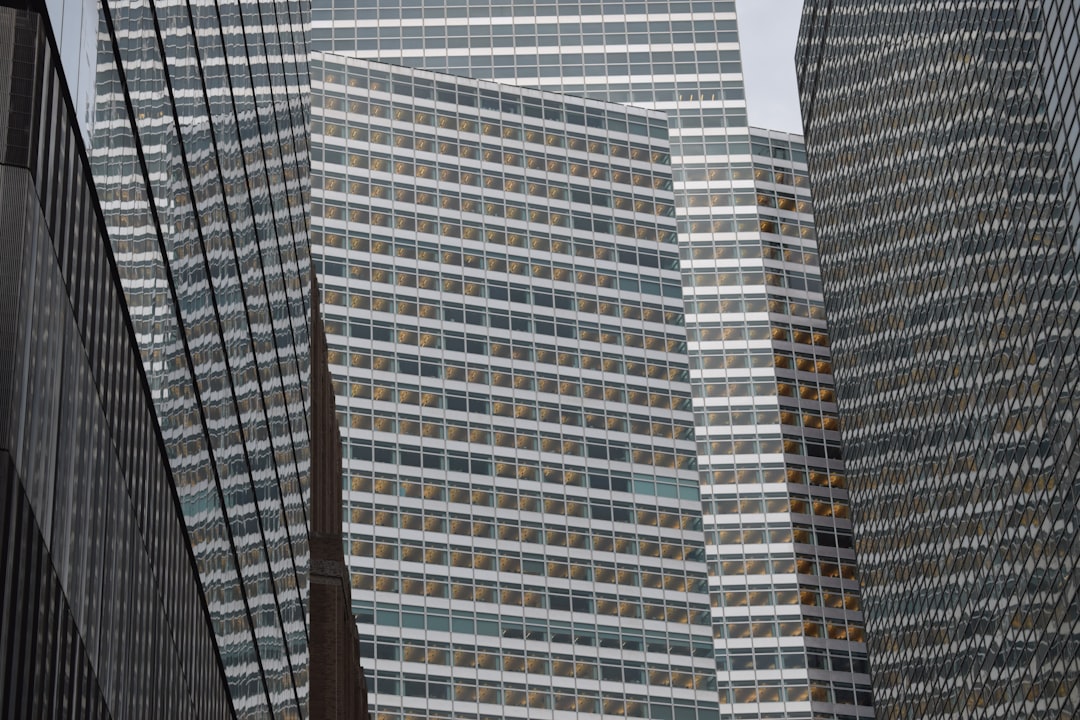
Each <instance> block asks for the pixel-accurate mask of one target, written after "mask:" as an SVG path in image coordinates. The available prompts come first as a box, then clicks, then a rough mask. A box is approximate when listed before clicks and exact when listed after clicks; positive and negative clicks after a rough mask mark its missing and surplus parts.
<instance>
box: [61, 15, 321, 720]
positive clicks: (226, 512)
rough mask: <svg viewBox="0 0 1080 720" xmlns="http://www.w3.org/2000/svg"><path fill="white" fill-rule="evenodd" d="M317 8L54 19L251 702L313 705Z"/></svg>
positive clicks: (143, 347) (170, 439) (188, 503)
mask: <svg viewBox="0 0 1080 720" xmlns="http://www.w3.org/2000/svg"><path fill="white" fill-rule="evenodd" d="M307 17H308V15H307V11H306V9H305V6H304V4H303V3H299V2H293V1H289V0H282V1H281V2H271V1H269V0H267V1H266V2H244V3H239V2H214V3H196V4H189V3H181V2H164V3H153V4H151V5H148V4H146V3H142V2H128V1H126V0H121V1H120V2H114V1H109V2H102V3H100V5H96V6H95V4H94V3H89V4H88V5H86V6H79V5H77V4H75V3H66V4H64V5H63V7H61V8H59V9H58V10H57V12H56V13H55V14H54V17H53V19H54V22H56V23H57V24H58V25H60V24H62V30H63V32H62V33H58V36H60V37H61V46H62V53H63V54H64V55H65V57H70V58H71V59H72V60H71V64H70V65H67V66H65V74H66V77H67V78H68V79H69V82H70V83H71V84H72V87H73V92H72V95H73V97H75V98H76V106H77V107H78V111H79V113H80V118H82V131H83V132H82V134H83V137H84V140H85V142H86V144H87V152H88V154H89V158H90V166H91V169H92V173H93V182H94V185H95V187H96V190H97V196H98V199H99V201H100V206H101V210H102V212H103V215H104V224H105V230H106V232H107V234H108V237H109V239H110V242H111V244H112V248H113V252H114V253H115V256H116V258H117V264H118V273H119V278H120V282H121V285H122V286H123V288H124V293H125V296H126V299H127V304H128V307H129V310H130V314H131V319H132V323H133V326H134V330H135V333H136V336H137V338H138V342H139V348H140V351H141V355H142V360H143V365H144V368H145V370H146V374H147V376H148V380H149V384H150V389H151V392H152V393H153V397H154V403H155V409H156V411H157V416H158V419H159V421H160V425H161V431H162V434H163V436H164V439H165V446H166V448H167V450H168V453H169V462H170V465H171V468H172V472H173V477H174V481H175V484H176V491H177V493H178V495H179V498H180V502H181V505H182V507H183V510H184V518H185V521H186V524H187V527H188V531H189V533H190V536H191V541H192V544H193V549H194V552H195V557H196V560H197V563H198V567H199V571H200V575H201V578H202V582H203V586H204V588H205V592H206V597H207V601H208V603H209V607H210V612H211V617H212V619H213V623H214V630H215V634H216V640H217V644H218V649H219V651H220V653H221V656H222V658H223V660H224V664H225V672H226V675H227V677H228V681H229V689H230V693H231V696H232V700H233V705H234V708H235V711H236V712H237V714H238V716H240V717H252V718H255V717H258V718H262V717H268V716H274V717H302V716H304V715H305V714H306V696H307V665H308V648H307V635H308V628H307V617H306V610H305V595H306V592H307V573H308V556H309V553H308V530H307V518H306V508H305V503H306V496H307V493H308V490H307V482H308V468H309V457H308V421H307V409H308V407H307V406H308V400H307V398H306V396H305V395H306V384H307V378H308V372H309V369H308V364H309V359H308V347H307V343H308V272H309V260H308V249H307V246H308V238H307V207H306V196H307V191H308V181H307V146H308V140H307V123H308V99H307V66H306V63H307V48H306V22H307ZM80 22H81V23H82V25H83V26H84V27H86V28H87V29H88V32H82V33H80V32H78V25H79V23H80ZM69 45H70V46H71V47H67V46H69ZM83 104H85V105H86V112H85V114H83V109H84V108H83Z"/></svg>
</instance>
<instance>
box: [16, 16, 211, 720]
mask: <svg viewBox="0 0 1080 720" xmlns="http://www.w3.org/2000/svg"><path fill="white" fill-rule="evenodd" d="M39 10H40V9H39ZM0 58H2V59H0V88H2V91H0V106H2V107H3V111H2V112H0V127H2V131H0V137H2V138H3V140H2V142H0V160H2V162H0V228H2V230H0V268H2V270H0V578H3V580H2V581H0V715H3V716H4V717H11V718H25V717H47V718H69V717H71V718H74V717H80V718H107V717H111V718H121V717H129V718H134V717H176V718H192V719H194V718H227V717H232V704H231V702H230V698H229V689H228V685H227V682H226V675H225V669H224V667H223V663H222V660H221V659H220V658H219V655H218V652H217V645H216V643H215V638H214V628H213V625H212V622H211V617H210V614H209V612H208V611H207V602H206V596H205V594H204V593H203V591H202V587H201V584H200V581H199V574H198V571H197V568H196V566H195V560H194V556H193V555H192V552H191V547H190V544H189V536H188V534H187V531H186V528H185V525H184V521H183V515H182V513H181V508H180V504H179V502H178V499H177V496H176V493H175V489H174V484H173V475H172V473H171V472H170V468H169V462H168V456H167V452H166V448H165V445H164V442H163V440H162V436H161V433H160V431H159V428H158V424H157V421H156V418H155V416H154V407H153V400H152V398H151V394H150V389H149V386H148V384H147V381H146V375H145V374H144V373H143V371H142V367H141V362H140V357H139V351H138V346H137V344H136V340H135V335H134V332H133V329H132V326H131V322H130V320H129V319H128V315H127V312H126V308H125V303H124V296H123V290H122V289H121V287H120V284H119V282H118V281H117V266H116V263H115V262H114V258H113V257H112V255H111V253H110V249H109V240H108V237H107V236H106V234H105V233H104V232H103V224H102V216H101V212H100V209H99V207H98V205H97V201H96V198H95V195H94V189H93V184H92V182H91V180H90V168H89V165H88V163H87V158H86V155H85V153H84V152H83V149H82V145H81V142H80V128H79V120H78V117H79V116H78V114H77V113H76V112H75V105H74V103H73V102H72V100H73V98H72V97H71V95H69V93H68V92H67V86H66V85H65V83H64V80H63V75H62V74H61V72H60V67H61V65H60V62H61V56H60V55H59V54H58V52H57V49H56V45H55V44H54V43H53V42H52V38H51V33H50V28H49V25H48V23H47V22H45V18H44V16H43V14H42V13H41V12H34V11H32V10H28V9H18V10H16V9H13V8H7V7H5V8H0ZM66 69H67V68H65V70H66ZM69 77H70V76H69Z"/></svg>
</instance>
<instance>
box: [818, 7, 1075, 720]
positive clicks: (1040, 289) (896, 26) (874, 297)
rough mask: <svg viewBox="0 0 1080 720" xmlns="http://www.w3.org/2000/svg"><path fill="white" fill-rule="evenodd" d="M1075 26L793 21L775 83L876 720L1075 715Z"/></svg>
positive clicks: (1008, 19) (996, 18) (855, 17)
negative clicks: (797, 25)
mask: <svg viewBox="0 0 1080 720" xmlns="http://www.w3.org/2000/svg"><path fill="white" fill-rule="evenodd" d="M1076 20H1077V15H1076V8H1075V6H1074V5H1073V4H1072V3H1065V2H1036V1H1032V2H959V3H953V4H951V5H949V6H948V7H944V6H941V5H940V4H931V3H893V4H880V5H876V6H873V7H868V6H867V4H866V3H858V2H845V1H839V2H830V3H823V2H815V1H813V0H811V1H810V2H808V3H807V4H806V9H805V15H804V18H803V27H802V31H801V36H800V51H799V56H798V65H799V72H800V86H801V93H802V99H803V115H804V120H805V124H806V129H807V141H808V147H809V155H810V160H811V167H812V169H813V180H814V188H815V192H816V193H817V219H818V223H819V229H820V233H821V255H822V273H823V280H824V285H825V291H826V298H827V301H828V302H827V306H828V309H829V322H830V327H831V329H832V333H833V339H834V344H833V356H834V362H835V365H836V378H837V395H838V399H839V406H840V411H841V417H842V419H843V421H844V441H845V452H846V459H847V468H848V473H849V477H850V478H851V495H852V504H853V510H854V523H855V537H856V548H857V552H858V557H859V564H860V567H861V570H862V580H863V582H864V600H865V605H866V616H867V630H868V635H869V638H870V655H871V661H872V663H873V667H874V685H875V692H876V700H877V702H878V707H879V710H880V712H881V714H882V716H883V717H888V718H900V717H904V718H909V717H938V718H944V717H956V718H959V717H963V718H991V717H995V718H997V717H1039V718H1072V717H1076V716H1077V714H1078V713H1080V653H1078V652H1077V637H1078V636H1080V633H1078V631H1080V620H1078V618H1080V600H1078V596H1077V593H1076V577H1077V562H1078V558H1080V553H1078V552H1077V543H1078V530H1077V517H1076V508H1077V477H1078V473H1077V470H1078V465H1080V454H1078V453H1077V450H1076V445H1077V443H1076V441H1077V424H1076V403H1077V397H1078V387H1077V386H1078V377H1077V367H1078V365H1077V340H1076V337H1077V333H1076V325H1077V309H1078V306H1077V291H1078V288H1080V277H1078V275H1077V254H1076V253H1077V251H1076V242H1077V233H1076V230H1077V207H1076V155H1075V152H1074V150H1075V147H1076V137H1077V133H1078V131H1080V125H1078V124H1077V116H1076V107H1077V100H1076V95H1075V93H1074V92H1072V91H1070V90H1069V88H1070V86H1071V84H1072V83H1073V82H1074V80H1075V78H1076V77H1077V74H1078V73H1080V57H1078V55H1077V41H1078V38H1080V35H1078V28H1077V22H1076Z"/></svg>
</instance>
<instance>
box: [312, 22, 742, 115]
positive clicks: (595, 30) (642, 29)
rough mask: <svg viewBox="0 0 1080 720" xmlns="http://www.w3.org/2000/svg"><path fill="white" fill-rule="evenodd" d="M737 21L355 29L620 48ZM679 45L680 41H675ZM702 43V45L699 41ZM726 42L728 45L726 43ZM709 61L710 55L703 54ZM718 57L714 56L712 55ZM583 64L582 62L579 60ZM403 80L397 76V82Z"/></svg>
mask: <svg viewBox="0 0 1080 720" xmlns="http://www.w3.org/2000/svg"><path fill="white" fill-rule="evenodd" d="M327 12H329V11H327V10H313V11H312V20H320V19H329V18H326V17H319V14H320V13H321V14H324V15H325V14H326V13H327ZM737 29H738V28H737V27H736V21H735V20H733V19H732V20H727V19H719V18H699V19H696V20H675V21H668V20H664V19H660V18H656V19H651V20H649V21H647V22H646V21H643V20H631V21H629V22H624V21H621V20H613V19H608V20H605V21H603V22H576V21H573V22H560V23H540V24H534V23H528V22H515V23H509V24H500V25H495V24H490V25H489V24H484V23H470V24H467V25H456V24H452V25H447V24H445V23H428V24H425V25H394V24H389V23H386V24H382V25H379V26H372V25H367V26H360V27H357V28H356V37H358V38H361V39H379V40H382V39H386V38H402V37H405V38H410V37H421V36H423V37H447V36H449V37H466V36H470V37H472V38H473V39H474V43H473V44H472V47H483V46H482V45H478V44H476V42H475V41H476V40H480V39H482V38H485V37H488V38H490V37H493V36H494V37H505V36H513V35H517V36H520V37H518V41H519V42H520V43H521V44H520V45H518V47H521V46H525V45H526V44H527V41H528V40H529V39H531V38H539V37H545V36H546V37H554V38H558V39H559V40H560V43H559V44H560V45H562V46H564V47H565V46H567V45H574V44H576V43H574V42H573V38H574V36H576V35H581V34H585V35H593V36H597V41H596V44H597V45H617V44H620V43H618V42H617V41H614V40H612V39H611V38H610V37H609V36H610V35H611V34H613V33H615V34H617V33H646V34H648V35H652V36H653V38H654V39H655V38H657V37H659V36H660V34H661V33H667V32H675V33H685V32H698V33H701V32H709V31H715V30H721V31H724V32H728V31H735V30H737ZM676 42H680V41H676ZM699 42H700V41H699ZM725 42H726V41H725ZM703 54H704V55H705V56H706V57H708V54H707V53H703ZM631 55H632V58H633V59H632V61H633V62H643V63H647V62H650V60H651V59H653V58H655V61H656V62H671V53H663V52H657V53H652V54H651V53H644V52H642V53H632V54H631ZM712 56H713V57H715V53H713V54H712ZM579 62H580V60H579ZM398 77H400V76H395V78H394V79H395V80H397V79H398ZM394 92H404V93H406V94H407V90H405V89H402V90H398V89H396V88H395V90H394Z"/></svg>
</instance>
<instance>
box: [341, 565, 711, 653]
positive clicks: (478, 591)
mask: <svg viewBox="0 0 1080 720" xmlns="http://www.w3.org/2000/svg"><path fill="white" fill-rule="evenodd" d="M486 569H493V568H486ZM506 572H511V571H506ZM352 587H353V588H354V589H355V590H366V591H379V592H388V593H393V594H395V595H401V596H416V597H427V598H442V599H453V600H461V601H467V602H489V603H495V604H498V605H499V607H501V608H508V607H525V608H538V609H546V610H556V611H562V612H567V613H571V612H572V613H586V614H591V615H598V616H608V617H621V618H641V619H645V620H653V621H657V622H668V623H673V624H679V625H685V624H687V623H692V624H695V625H708V624H709V622H710V621H709V615H708V613H707V612H705V611H704V610H693V611H688V610H687V607H686V605H685V604H683V603H677V601H675V600H674V599H673V598H672V597H670V595H665V596H664V597H662V598H657V599H652V598H644V599H641V598H619V597H615V596H614V595H608V594H605V593H594V592H592V591H589V592H584V593H580V592H576V591H559V590H557V589H551V588H548V589H539V588H529V587H522V586H514V585H512V584H510V583H503V584H502V585H501V586H499V587H498V588H496V587H494V586H492V584H490V583H484V582H482V581H471V580H464V579H460V578H452V577H451V578H446V577H431V576H429V577H427V578H410V577H404V578H402V579H401V581H400V582H399V581H398V580H397V578H393V577H388V578H385V579H384V578H382V577H381V576H379V577H373V576H372V575H369V574H363V573H358V572H356V570H355V569H354V571H353V574H352ZM410 618H412V621H410ZM423 621H424V617H423V615H419V614H416V615H409V614H408V613H406V614H404V616H403V617H402V619H401V623H402V624H400V625H399V624H397V623H396V622H394V621H393V620H390V619H387V620H386V624H389V625H390V626H392V627H401V628H420V629H422V628H423V627H424V625H423ZM380 622H382V620H380ZM505 625H506V624H505V623H504V627H503V632H502V637H518V638H521V637H524V639H528V640H540V641H544V640H545V637H546V636H545V634H544V633H543V632H530V633H529V634H527V635H525V636H522V635H520V634H512V633H511V632H510V631H508V630H507V629H506V626H505ZM428 629H432V628H430V627H429V628H428ZM478 633H479V634H483V632H482V631H480V629H478Z"/></svg>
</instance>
